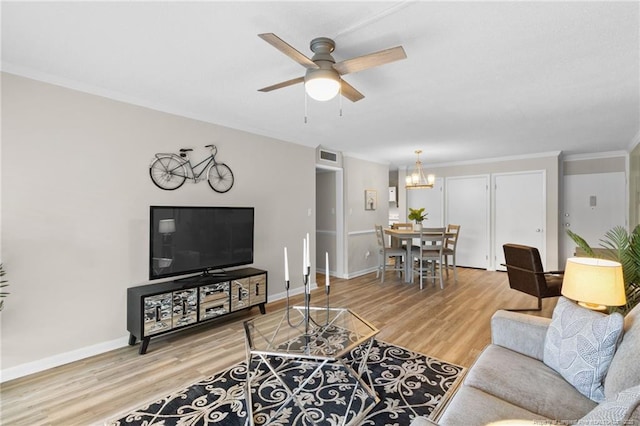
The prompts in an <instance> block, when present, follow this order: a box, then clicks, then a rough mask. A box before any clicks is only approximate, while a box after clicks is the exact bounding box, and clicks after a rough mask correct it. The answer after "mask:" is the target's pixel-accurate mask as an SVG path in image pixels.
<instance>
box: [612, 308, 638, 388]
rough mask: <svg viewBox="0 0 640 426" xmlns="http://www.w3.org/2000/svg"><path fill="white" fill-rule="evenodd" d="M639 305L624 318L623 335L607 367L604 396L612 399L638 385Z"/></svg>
mask: <svg viewBox="0 0 640 426" xmlns="http://www.w3.org/2000/svg"><path fill="white" fill-rule="evenodd" d="M638 352H640V304H639V305H636V307H635V308H633V309H632V310H631V312H629V313H628V314H627V315H626V316H625V318H624V335H623V336H622V341H621V342H620V344H619V345H618V349H617V350H616V354H615V355H614V357H613V360H612V361H611V365H610V366H609V372H608V373H607V377H606V378H605V381H604V394H605V396H606V397H607V398H613V397H614V396H615V395H617V394H618V393H619V392H620V391H622V390H624V389H628V388H630V387H632V386H636V385H640V362H638Z"/></svg>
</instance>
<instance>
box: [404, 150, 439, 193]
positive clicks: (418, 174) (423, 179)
mask: <svg viewBox="0 0 640 426" xmlns="http://www.w3.org/2000/svg"><path fill="white" fill-rule="evenodd" d="M421 153H422V150H421V149H418V150H416V155H417V157H418V158H417V159H416V167H415V168H414V169H413V171H412V172H411V174H409V175H407V179H406V182H407V186H406V188H407V189H421V188H433V183H434V182H435V180H436V176H435V175H432V174H430V175H425V174H424V170H423V169H422V161H420V154H421Z"/></svg>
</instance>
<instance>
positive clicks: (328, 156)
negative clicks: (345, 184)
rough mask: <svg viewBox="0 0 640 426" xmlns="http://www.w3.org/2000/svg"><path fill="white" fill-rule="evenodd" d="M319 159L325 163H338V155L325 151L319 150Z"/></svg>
mask: <svg viewBox="0 0 640 426" xmlns="http://www.w3.org/2000/svg"><path fill="white" fill-rule="evenodd" d="M320 159H321V160H326V161H333V162H334V163H337V162H338V154H336V153H335V152H331V151H325V150H324V149H321V150H320Z"/></svg>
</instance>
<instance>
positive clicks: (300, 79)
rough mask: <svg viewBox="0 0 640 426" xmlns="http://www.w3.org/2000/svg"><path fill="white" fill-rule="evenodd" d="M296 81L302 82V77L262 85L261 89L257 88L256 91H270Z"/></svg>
mask: <svg viewBox="0 0 640 426" xmlns="http://www.w3.org/2000/svg"><path fill="white" fill-rule="evenodd" d="M298 83H304V77H298V78H294V79H291V80H287V81H283V82H282V83H278V84H274V85H272V86H267V87H263V88H262V89H258V92H271V91H272V90H277V89H282V88H283V87H287V86H293V85H294V84H298Z"/></svg>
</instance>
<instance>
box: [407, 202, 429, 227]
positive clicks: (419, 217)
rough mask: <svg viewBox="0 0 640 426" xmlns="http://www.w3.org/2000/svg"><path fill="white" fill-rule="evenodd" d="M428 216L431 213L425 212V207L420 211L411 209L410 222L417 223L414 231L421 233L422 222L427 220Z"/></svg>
mask: <svg viewBox="0 0 640 426" xmlns="http://www.w3.org/2000/svg"><path fill="white" fill-rule="evenodd" d="M428 214H429V213H427V212H425V211H424V207H421V208H419V209H412V208H409V216H407V217H408V218H409V220H413V221H415V222H416V224H415V225H414V226H413V229H414V230H416V231H419V230H421V229H422V221H423V220H425V219H426V218H427V215H428Z"/></svg>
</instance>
